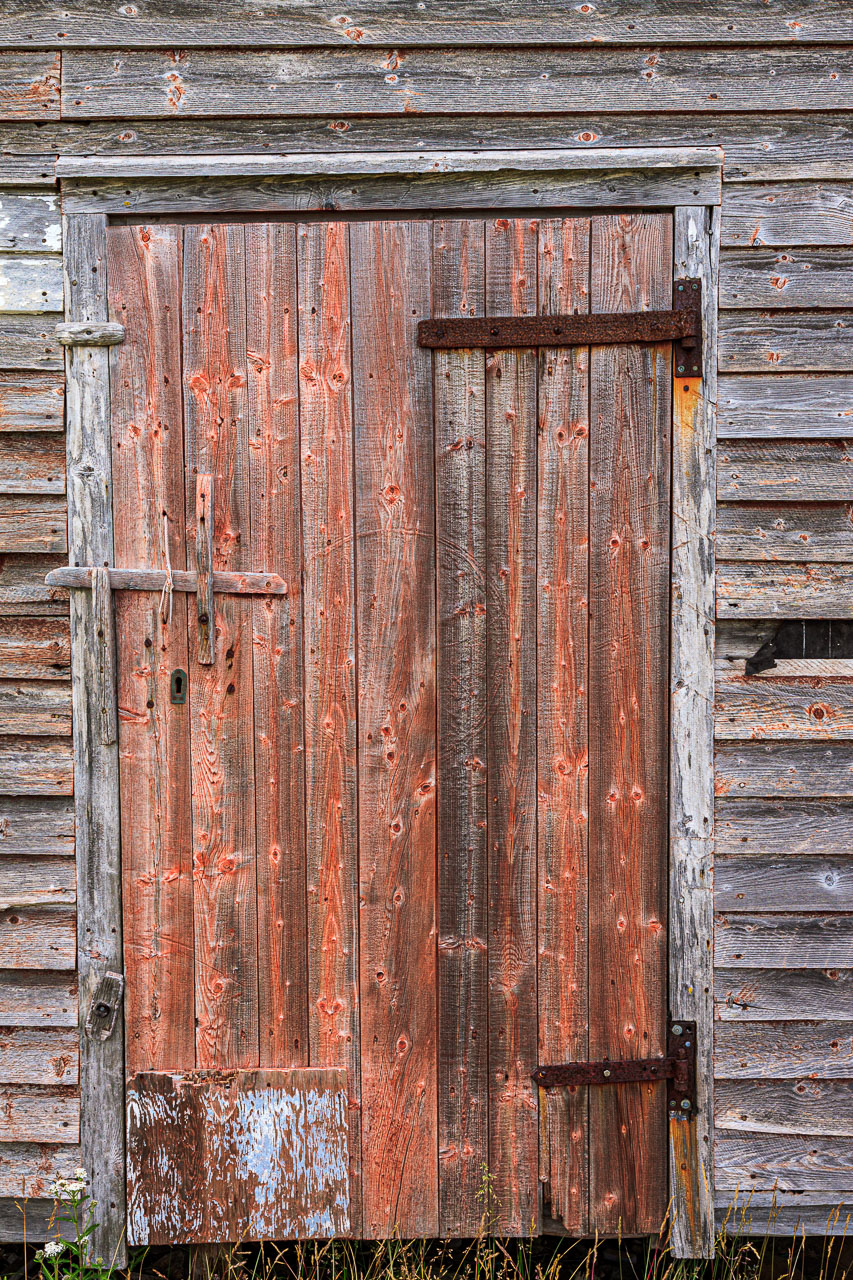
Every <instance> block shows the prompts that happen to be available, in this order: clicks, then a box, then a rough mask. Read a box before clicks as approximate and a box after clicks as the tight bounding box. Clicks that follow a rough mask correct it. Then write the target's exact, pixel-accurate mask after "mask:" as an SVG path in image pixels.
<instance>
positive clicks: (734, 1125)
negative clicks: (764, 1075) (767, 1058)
mask: <svg viewBox="0 0 853 1280" xmlns="http://www.w3.org/2000/svg"><path fill="white" fill-rule="evenodd" d="M714 1098H715V1108H714V1125H715V1127H716V1129H717V1130H718V1131H721V1130H727V1131H729V1132H731V1131H733V1130H735V1131H736V1130H741V1131H745V1132H748V1133H799V1134H814V1135H818V1134H822V1135H825V1136H827V1137H832V1136H836V1135H837V1136H838V1137H841V1138H851V1137H853V1080H814V1079H809V1078H807V1079H804V1080H785V1081H779V1080H718V1081H717V1083H716V1085H715V1086H714Z"/></svg>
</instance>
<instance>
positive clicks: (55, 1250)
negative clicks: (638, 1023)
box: [44, 1240, 65, 1258]
mask: <svg viewBox="0 0 853 1280" xmlns="http://www.w3.org/2000/svg"><path fill="white" fill-rule="evenodd" d="M64 1248H65V1241H64V1240H48V1242H47V1244H46V1245H45V1246H44V1256H45V1257H46V1258H58V1257H59V1255H60V1254H61V1253H62V1250H63V1249H64Z"/></svg>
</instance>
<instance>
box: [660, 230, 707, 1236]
mask: <svg viewBox="0 0 853 1280" xmlns="http://www.w3.org/2000/svg"><path fill="white" fill-rule="evenodd" d="M718 252H719V219H718V217H717V216H716V214H714V213H712V212H711V211H709V210H707V209H704V208H701V207H688V208H679V209H676V212H675V264H674V271H675V276H676V277H679V276H683V275H688V276H697V277H699V278H700V279H701V280H702V286H703V288H702V300H703V316H702V325H703V334H704V336H705V338H706V345H705V348H704V368H703V377H702V379H701V380H700V379H698V378H697V379H689V378H679V377H675V378H674V380H673V417H674V430H673V465H672V560H671V573H672V618H671V671H670V726H671V730H670V734H671V736H670V742H671V747H670V801H669V814H670V885H669V929H670V933H669V991H670V1008H671V1011H672V1016H673V1017H674V1018H684V1019H690V1020H694V1021H695V1022H696V1024H697V1054H698V1063H699V1068H698V1072H697V1083H698V1090H699V1092H698V1100H699V1110H698V1115H697V1116H695V1117H691V1118H690V1119H686V1118H684V1117H682V1116H679V1117H677V1118H675V1119H671V1120H670V1194H671V1196H672V1198H673V1204H672V1210H673V1236H672V1244H673V1249H674V1252H675V1254H676V1256H679V1257H696V1256H705V1257H710V1256H711V1255H712V1254H713V1250H714V1209H713V1203H714V1201H713V1185H714V1172H713V1162H712V1149H711V1144H712V1137H711V1132H712V1130H711V1116H712V1113H713V1078H712V1070H711V1061H712V1048H713V994H712V993H713V916H714V907H713V896H712V879H711V863H712V856H713V842H712V839H713V826H714V766H713V755H714V725H713V700H714V663H713V652H714V503H715V490H716V478H715V474H714V439H715V434H714V425H715V424H714V404H715V400H716V356H715V350H716V321H717V315H716V296H717V287H716V277H717V260H718Z"/></svg>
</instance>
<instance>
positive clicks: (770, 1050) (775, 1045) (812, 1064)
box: [714, 1021, 853, 1080]
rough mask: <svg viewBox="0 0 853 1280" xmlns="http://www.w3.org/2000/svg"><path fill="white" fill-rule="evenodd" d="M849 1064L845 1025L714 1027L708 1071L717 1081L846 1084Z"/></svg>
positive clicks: (852, 1041) (851, 1039) (851, 1045)
mask: <svg viewBox="0 0 853 1280" xmlns="http://www.w3.org/2000/svg"><path fill="white" fill-rule="evenodd" d="M851 1060H853V1025H851V1024H850V1023H849V1022H819V1021H810V1022H742V1023H737V1022H720V1023H718V1024H717V1028H716V1043H715V1045H714V1072H715V1075H716V1076H718V1077H719V1078H720V1079H721V1080H752V1079H758V1078H761V1079H765V1080H792V1079H793V1080H796V1079H799V1078H800V1077H803V1076H815V1077H817V1078H819V1079H824V1080H847V1079H850V1077H851V1066H850V1064H851Z"/></svg>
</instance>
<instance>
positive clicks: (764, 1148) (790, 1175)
mask: <svg viewBox="0 0 853 1280" xmlns="http://www.w3.org/2000/svg"><path fill="white" fill-rule="evenodd" d="M714 1169H715V1181H716V1187H717V1190H718V1191H727V1190H728V1191H739V1193H740V1195H741V1198H742V1200H746V1201H748V1199H749V1192H750V1188H760V1189H763V1190H766V1191H776V1192H777V1193H778V1192H779V1191H813V1190H824V1191H832V1190H833V1189H835V1188H838V1189H839V1191H842V1192H843V1191H844V1190H845V1189H846V1188H848V1187H850V1186H853V1139H851V1138H841V1137H837V1138H834V1139H828V1138H824V1137H820V1138H815V1137H800V1136H789V1135H787V1134H763V1133H760V1134H749V1135H733V1134H726V1135H724V1136H721V1137H718V1138H717V1141H716V1143H715V1144H714ZM831 1203H832V1200H831V1199H830V1204H831ZM749 1212H750V1214H751V1215H752V1217H754V1218H756V1219H759V1220H760V1219H761V1216H762V1215H761V1214H760V1211H759V1210H758V1209H754V1210H752V1209H751V1210H750V1211H749ZM830 1212H831V1210H830ZM768 1216H770V1214H769V1211H768ZM753 1229H754V1230H758V1231H761V1232H763V1231H764V1230H765V1229H766V1228H765V1227H764V1225H763V1224H762V1225H759V1226H756V1225H754V1227H753ZM840 1230H841V1231H843V1230H844V1221H843V1215H842V1225H841V1228H840Z"/></svg>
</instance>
